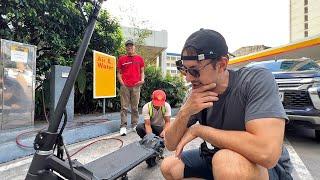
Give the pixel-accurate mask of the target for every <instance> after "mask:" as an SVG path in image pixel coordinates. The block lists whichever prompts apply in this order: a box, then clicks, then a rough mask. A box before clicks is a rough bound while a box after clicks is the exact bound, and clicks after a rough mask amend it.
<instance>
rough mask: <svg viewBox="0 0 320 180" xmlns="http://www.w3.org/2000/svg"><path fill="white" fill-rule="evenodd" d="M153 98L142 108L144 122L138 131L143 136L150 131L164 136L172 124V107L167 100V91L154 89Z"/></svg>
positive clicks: (138, 127) (139, 125)
mask: <svg viewBox="0 0 320 180" xmlns="http://www.w3.org/2000/svg"><path fill="white" fill-rule="evenodd" d="M151 98H152V101H150V102H148V103H147V104H145V105H144V106H143V108H142V114H143V118H144V123H140V124H138V126H137V133H138V135H139V136H140V137H141V138H143V137H144V136H145V135H146V134H149V133H153V134H155V135H157V136H160V137H162V138H164V135H165V132H166V130H167V129H168V128H169V126H170V118H171V107H170V104H169V103H167V102H166V93H165V92H164V91H162V90H155V91H153V93H152V97H151Z"/></svg>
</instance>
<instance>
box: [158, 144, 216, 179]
mask: <svg viewBox="0 0 320 180" xmlns="http://www.w3.org/2000/svg"><path fill="white" fill-rule="evenodd" d="M210 162H211V157H203V156H201V155H200V151H199V149H193V150H188V151H183V152H182V155H181V159H179V158H177V157H175V156H170V157H167V158H165V159H164V160H163V161H162V163H161V167H160V169H161V172H162V174H163V176H164V178H165V179H170V180H171V179H182V178H202V179H213V176H212V168H211V164H210Z"/></svg>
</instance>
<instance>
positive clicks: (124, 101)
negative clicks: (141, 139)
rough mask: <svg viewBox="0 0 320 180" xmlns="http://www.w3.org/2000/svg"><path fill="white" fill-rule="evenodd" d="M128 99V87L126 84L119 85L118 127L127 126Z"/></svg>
mask: <svg viewBox="0 0 320 180" xmlns="http://www.w3.org/2000/svg"><path fill="white" fill-rule="evenodd" d="M129 99H130V93H129V89H128V88H127V87H126V86H121V87H120V103H121V110H120V116H121V123H120V128H121V127H127V112H128V106H129Z"/></svg>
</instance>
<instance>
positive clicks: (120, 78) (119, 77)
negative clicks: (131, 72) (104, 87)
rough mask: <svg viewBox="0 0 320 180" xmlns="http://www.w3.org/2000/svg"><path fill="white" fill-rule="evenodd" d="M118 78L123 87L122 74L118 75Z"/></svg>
mask: <svg viewBox="0 0 320 180" xmlns="http://www.w3.org/2000/svg"><path fill="white" fill-rule="evenodd" d="M117 77H118V80H119V82H120V84H121V85H123V80H122V77H121V74H120V73H117Z"/></svg>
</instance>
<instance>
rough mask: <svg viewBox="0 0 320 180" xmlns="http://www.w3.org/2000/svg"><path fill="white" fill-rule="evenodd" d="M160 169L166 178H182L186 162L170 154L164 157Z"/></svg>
mask: <svg viewBox="0 0 320 180" xmlns="http://www.w3.org/2000/svg"><path fill="white" fill-rule="evenodd" d="M160 170H161V172H162V175H163V176H164V178H165V179H182V178H183V171H184V164H183V162H182V161H181V160H180V159H178V158H176V157H174V156H169V157H166V158H165V159H163V161H162V163H161V166H160Z"/></svg>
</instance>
